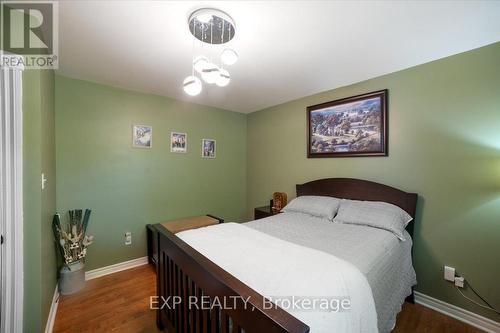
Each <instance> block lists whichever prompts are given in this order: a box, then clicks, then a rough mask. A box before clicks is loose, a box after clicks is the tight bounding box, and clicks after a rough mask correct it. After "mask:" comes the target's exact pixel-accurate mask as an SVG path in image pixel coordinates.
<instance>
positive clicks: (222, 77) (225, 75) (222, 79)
mask: <svg viewBox="0 0 500 333" xmlns="http://www.w3.org/2000/svg"><path fill="white" fill-rule="evenodd" d="M230 81H231V76H230V75H229V72H228V71H227V70H225V69H224V68H221V69H220V70H219V77H218V78H217V81H215V84H216V85H218V86H219V87H225V86H227V85H228V84H229V82H230Z"/></svg>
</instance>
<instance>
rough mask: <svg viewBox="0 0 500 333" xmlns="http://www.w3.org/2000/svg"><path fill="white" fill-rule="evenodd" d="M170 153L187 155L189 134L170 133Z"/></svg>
mask: <svg viewBox="0 0 500 333" xmlns="http://www.w3.org/2000/svg"><path fill="white" fill-rule="evenodd" d="M170 152H172V153H185V152H187V134H186V133H178V132H171V133H170Z"/></svg>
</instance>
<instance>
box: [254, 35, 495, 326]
mask: <svg viewBox="0 0 500 333" xmlns="http://www.w3.org/2000/svg"><path fill="white" fill-rule="evenodd" d="M380 89H389V117H388V118H389V156H388V157H366V158H329V159H307V158H306V107H307V106H309V105H314V104H318V103H322V102H327V101H331V100H334V99H338V98H342V97H348V96H353V95H358V94H361V93H366V92H371V91H375V90H380ZM499 124H500V43H496V44H493V45H490V46H486V47H483V48H480V49H476V50H473V51H470V52H466V53H463V54H459V55H456V56H452V57H449V58H445V59H441V60H438V61H434V62H431V63H428V64H424V65H421V66H417V67H413V68H410V69H407V70H403V71H400V72H396V73H393V74H389V75H385V76H381V77H378V78H375V79H371V80H368V81H363V82H360V83H356V84H353V85H350V86H347V87H342V88H339V89H335V90H331V91H327V92H324V93H320V94H316V95H313V96H309V97H306V98H302V99H299V100H296V101H292V102H288V103H285V104H282V105H278V106H275V107H271V108H269V109H266V110H262V111H259V112H255V113H252V114H250V115H249V117H248V165H247V169H248V178H247V184H248V205H247V209H248V214H249V215H250V214H251V209H252V208H253V207H255V206H258V205H265V204H267V203H268V202H269V201H268V200H269V198H270V196H271V194H272V192H274V191H285V192H287V193H288V195H289V196H295V193H294V185H295V184H296V183H303V182H306V181H309V180H313V179H318V178H324V177H353V178H361V179H368V180H373V181H377V182H381V183H384V184H388V185H391V186H394V187H397V188H400V189H403V190H406V191H410V192H416V193H418V194H419V195H420V196H419V204H418V217H417V223H416V231H415V233H416V234H415V237H414V242H415V245H414V266H415V268H416V271H417V278H418V286H417V290H418V291H420V292H422V293H424V294H427V295H429V296H432V297H435V298H438V299H440V300H443V301H446V302H449V303H451V304H455V305H457V306H460V307H463V308H465V309H469V310H471V311H473V312H476V313H480V314H482V315H485V316H487V317H490V318H492V319H495V320H497V321H498V319H499V317H498V315H495V314H493V313H492V312H488V311H487V310H485V311H483V310H481V309H479V308H478V307H476V306H474V305H471V303H469V302H468V301H466V300H464V299H463V298H462V297H461V296H460V295H459V294H458V291H456V290H455V288H454V287H453V285H452V284H450V283H448V282H446V281H444V280H443V278H442V276H443V265H444V264H447V265H451V266H454V267H456V268H457V270H458V274H463V275H464V276H465V277H466V278H467V279H468V280H469V281H470V282H471V283H472V285H473V286H474V288H475V289H476V290H477V291H479V292H480V293H481V294H482V295H484V297H486V298H487V299H488V300H489V302H490V303H492V304H496V306H497V307H500V292H499V288H498V282H499V281H500V265H499V261H498V254H499V253H500V242H499V241H498V239H499V235H500V131H499ZM466 292H467V293H468V294H470V290H466Z"/></svg>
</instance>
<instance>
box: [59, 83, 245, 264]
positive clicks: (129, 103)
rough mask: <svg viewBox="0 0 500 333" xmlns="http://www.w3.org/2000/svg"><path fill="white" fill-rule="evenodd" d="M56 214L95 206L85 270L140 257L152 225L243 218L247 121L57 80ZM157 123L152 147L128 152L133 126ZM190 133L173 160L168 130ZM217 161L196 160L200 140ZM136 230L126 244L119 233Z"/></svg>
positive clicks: (233, 115)
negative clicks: (211, 142)
mask: <svg viewBox="0 0 500 333" xmlns="http://www.w3.org/2000/svg"><path fill="white" fill-rule="evenodd" d="M55 81H56V133H57V136H56V151H57V154H56V156H57V209H58V211H59V212H60V213H62V214H64V215H63V216H64V217H65V218H66V214H67V211H68V210H69V209H74V208H91V209H92V216H91V220H90V227H89V233H90V234H93V235H94V236H95V239H94V244H92V246H91V247H90V248H89V252H88V256H87V270H89V269H94V268H99V267H103V266H107V265H111V264H115V263H118V262H122V261H125V260H130V259H134V258H138V257H143V256H145V255H146V229H145V226H146V224H148V223H158V222H161V221H165V220H169V219H173V218H178V217H185V216H194V215H203V214H207V213H211V214H214V215H217V216H220V217H222V218H224V219H227V220H236V221H239V220H241V219H243V217H244V216H245V212H246V156H247V153H246V147H247V144H246V116H245V115H243V114H239V113H235V112H229V111H225V110H220V109H216V108H211V107H206V106H201V105H196V104H192V103H186V102H181V101H176V100H173V99H169V98H166V97H161V96H156V95H148V94H142V93H137V92H132V91H127V90H122V89H118V88H112V87H109V86H105V85H99V84H95V83H91V82H86V81H80V80H74V79H70V78H66V77H62V76H58V75H57V76H56V80H55ZM133 124H144V125H152V126H153V142H152V148H151V149H140V148H132V125H133ZM171 131H178V132H186V133H187V134H188V139H187V140H188V152H187V153H186V154H179V153H171V152H170V146H169V140H170V132H171ZM202 138H209V139H216V140H217V158H216V159H203V158H202V157H201V139H202ZM127 231H130V232H132V240H133V242H132V245H130V246H126V245H124V233H125V232H127Z"/></svg>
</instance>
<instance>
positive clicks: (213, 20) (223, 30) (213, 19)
mask: <svg viewBox="0 0 500 333" xmlns="http://www.w3.org/2000/svg"><path fill="white" fill-rule="evenodd" d="M188 24H189V31H191V34H192V35H193V36H194V37H195V38H196V39H198V40H200V41H202V42H204V43H208V44H224V43H227V42H229V41H230V40H231V39H233V37H234V34H235V32H236V30H235V29H236V26H235V24H234V21H233V19H232V18H231V16H229V15H228V14H226V13H224V12H223V11H221V10H219V9H215V8H201V9H198V10H195V11H194V12H193V13H192V14H191V15H190V16H189V19H188Z"/></svg>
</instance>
